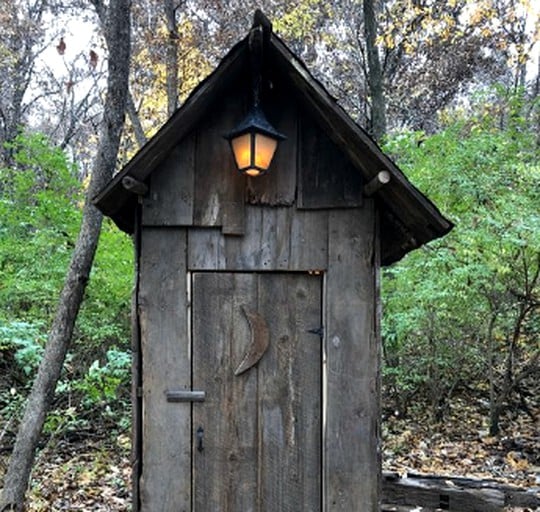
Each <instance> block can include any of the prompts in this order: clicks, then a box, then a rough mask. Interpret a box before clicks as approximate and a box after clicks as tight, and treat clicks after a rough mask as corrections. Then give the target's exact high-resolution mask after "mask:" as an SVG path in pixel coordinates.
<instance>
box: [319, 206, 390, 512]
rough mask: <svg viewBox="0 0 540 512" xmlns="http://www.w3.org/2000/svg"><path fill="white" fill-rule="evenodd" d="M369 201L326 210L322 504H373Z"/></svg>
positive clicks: (374, 369)
mask: <svg viewBox="0 0 540 512" xmlns="http://www.w3.org/2000/svg"><path fill="white" fill-rule="evenodd" d="M374 243H375V218H374V204H373V202H372V201H371V200H368V201H366V204H365V207H364V208H362V209H360V210H333V211H331V212H330V217H329V234H328V245H329V265H328V273H327V292H326V397H327V408H326V411H325V418H326V421H325V434H324V435H325V443H326V445H325V448H324V464H325V468H324V478H325V481H324V482H325V505H326V509H325V510H326V511H327V512H334V511H343V512H349V511H351V510H362V511H363V512H375V511H376V510H378V494H379V492H378V490H379V488H380V477H379V474H380V467H379V455H378V439H379V417H378V387H379V386H378V380H379V361H378V340H377V337H376V333H375V329H376V311H375V301H374V294H375V269H374V267H373V259H374V250H375V247H374Z"/></svg>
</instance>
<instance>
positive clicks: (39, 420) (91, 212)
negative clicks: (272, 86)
mask: <svg viewBox="0 0 540 512" xmlns="http://www.w3.org/2000/svg"><path fill="white" fill-rule="evenodd" d="M91 1H92V3H93V4H94V6H95V7H96V9H103V8H104V7H103V4H102V0H91ZM130 5H131V0H111V2H110V5H109V8H108V13H107V17H106V23H105V26H104V32H105V38H106V41H107V45H108V49H109V76H108V82H107V96H106V100H105V106H104V114H103V122H102V127H101V133H100V139H99V146H98V152H97V155H96V158H95V161H94V168H93V173H92V178H91V181H90V185H89V188H88V192H87V197H86V202H85V205H84V209H83V219H82V225H81V230H80V233H79V238H78V240H77V243H76V245H75V250H74V252H73V256H72V259H71V263H70V266H69V269H68V273H67V276H66V280H65V283H64V288H63V290H62V293H61V295H60V300H59V303H58V307H57V310H56V315H55V318H54V321H53V324H52V326H51V330H50V332H49V337H48V340H47V344H46V347H45V353H44V355H43V359H42V361H41V363H40V365H39V368H38V372H37V376H36V379H35V381H34V384H33V386H32V390H31V392H30V396H29V398H28V403H27V405H26V409H25V412H24V416H23V419H22V422H21V424H20V426H19V431H18V433H17V439H16V441H15V446H14V449H13V453H12V455H11V459H10V463H9V467H8V471H7V473H6V475H5V479H4V490H3V494H2V499H1V500H0V510H2V511H4V510H16V511H20V510H23V508H24V495H25V493H26V488H27V486H28V481H29V478H30V471H31V468H32V464H33V461H34V456H35V450H36V447H37V444H38V441H39V437H40V434H41V429H42V427H43V423H44V421H45V417H46V414H47V411H48V409H49V407H50V404H51V402H52V399H53V395H54V390H55V388H56V384H57V382H58V379H59V376H60V371H61V369H62V365H63V362H64V359H65V355H66V352H67V350H68V347H69V343H70V341H71V336H72V333H73V327H74V324H75V320H76V317H77V313H78V311H79V307H80V304H81V302H82V299H83V295H84V291H85V288H86V283H87V282H88V278H89V274H90V269H91V266H92V262H93V259H94V254H95V250H96V247H97V243H98V239H99V232H100V229H101V222H102V215H101V213H100V212H99V211H98V210H97V209H96V208H95V207H94V206H92V204H91V198H92V197H93V196H94V195H95V194H97V192H98V191H99V190H101V188H102V187H103V186H104V185H105V183H107V181H108V180H109V179H110V178H111V176H112V173H113V171H114V168H115V164H116V158H117V153H118V147H119V143H120V136H121V133H122V128H123V124H124V112H125V105H126V96H127V91H128V76H129V54H130Z"/></svg>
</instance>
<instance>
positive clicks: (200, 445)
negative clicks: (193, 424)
mask: <svg viewBox="0 0 540 512" xmlns="http://www.w3.org/2000/svg"><path fill="white" fill-rule="evenodd" d="M203 438H204V428H202V427H199V428H198V429H197V451H199V452H202V451H203V450H204V446H203Z"/></svg>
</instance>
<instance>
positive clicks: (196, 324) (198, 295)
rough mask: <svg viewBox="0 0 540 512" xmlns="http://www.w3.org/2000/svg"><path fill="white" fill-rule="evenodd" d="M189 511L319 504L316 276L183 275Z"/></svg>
mask: <svg viewBox="0 0 540 512" xmlns="http://www.w3.org/2000/svg"><path fill="white" fill-rule="evenodd" d="M191 288H192V290H191V295H192V301H191V305H192V312H191V323H192V325H191V329H192V385H193V389H194V390H203V391H204V392H205V401H204V402H201V403H193V406H192V407H193V409H192V500H193V505H194V510H195V511H200V512H207V511H209V510H216V511H217V510H219V511H222V512H227V511H230V512H233V511H234V512H239V511H242V512H249V511H263V510H264V511H274V510H275V511H280V512H284V511H295V512H296V511H298V510H303V511H306V512H307V511H320V510H321V502H322V496H321V490H322V484H321V473H322V471H321V467H322V343H321V335H320V332H316V331H317V330H318V329H320V328H321V325H322V318H321V316H322V315H321V312H322V278H321V276H318V275H310V274H307V273H243V272H235V273H225V272H197V273H193V274H192V279H191Z"/></svg>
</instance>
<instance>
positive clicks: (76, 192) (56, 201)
mask: <svg viewBox="0 0 540 512" xmlns="http://www.w3.org/2000/svg"><path fill="white" fill-rule="evenodd" d="M11 149H12V150H13V154H14V162H15V165H14V166H13V167H11V168H1V169H0V352H1V354H2V356H5V357H4V359H5V360H6V361H13V362H14V366H13V367H12V368H8V367H6V368H4V370H5V374H6V376H5V377H4V379H8V382H7V385H6V386H5V389H4V391H3V392H1V393H0V395H2V396H1V397H0V402H1V403H2V404H5V406H4V405H3V406H2V407H3V409H2V410H3V411H4V412H5V411H7V409H5V407H8V406H9V407H11V406H10V403H13V402H14V400H13V398H14V397H15V395H13V393H15V394H16V398H17V399H19V398H20V397H22V396H24V393H25V392H26V391H27V390H28V389H29V386H30V384H31V382H32V378H33V376H34V375H35V371H36V369H37V366H38V364H39V361H40V359H41V356H42V353H43V347H44V344H45V340H46V338H47V334H48V329H49V327H50V324H51V321H52V317H53V314H54V311H55V307H56V303H57V300H58V296H59V293H60V290H61V288H62V285H63V281H64V277H65V273H66V270H67V267H68V265H69V261H70V258H71V255H72V250H73V247H74V244H75V240H76V237H77V234H78V231H79V225H80V222H81V216H82V211H81V210H82V200H83V196H84V188H83V185H82V183H81V182H80V181H79V177H78V175H77V169H76V168H75V166H73V165H72V164H71V163H70V162H69V160H68V159H67V157H66V155H65V154H64V153H63V152H62V151H61V150H60V149H58V148H55V147H53V146H51V144H50V143H49V142H48V140H47V139H46V138H45V137H44V136H43V135H40V134H31V135H21V136H19V137H17V139H16V140H15V141H14V143H13V144H12V145H11ZM132 261H133V254H132V247H131V241H130V239H129V237H127V236H125V235H123V234H122V233H120V232H119V231H118V229H116V228H114V227H113V226H112V225H111V223H110V222H104V225H103V230H102V234H101V238H100V244H99V247H98V251H97V254H96V258H95V263H94V267H93V269H92V273H91V276H90V282H89V285H88V287H87V291H86V296H85V300H84V302H83V305H82V307H81V311H80V314H79V317H78V319H77V325H76V329H75V333H74V339H73V342H72V350H71V351H70V353H69V354H68V357H67V361H66V365H65V369H64V373H63V375H62V378H61V381H60V382H59V384H58V387H57V399H56V406H55V409H54V410H53V411H51V413H50V415H49V418H48V420H47V424H46V430H47V431H48V432H55V431H57V430H58V429H60V430H61V429H63V428H67V427H68V426H71V427H76V426H80V424H79V422H80V421H82V420H81V418H83V417H85V416H87V415H88V414H91V412H92V411H93V409H94V408H95V407H98V406H99V407H102V406H104V407H108V411H109V415H112V416H114V415H116V419H117V420H118V421H119V420H120V419H121V418H122V417H123V416H124V415H125V414H126V410H127V408H126V407H124V406H125V400H124V399H123V397H125V396H126V395H127V392H126V390H128V389H129V371H128V368H129V359H130V351H129V310H130V308H129V302H130V295H131V293H130V291H131V282H132V268H133V263H132ZM17 371H20V374H17ZM12 395H13V396H12ZM119 397H120V398H121V399H120V400H119ZM17 403H19V402H17ZM66 404H67V405H66ZM19 405H20V404H19ZM9 414H16V411H13V410H11V409H10V412H9Z"/></svg>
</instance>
